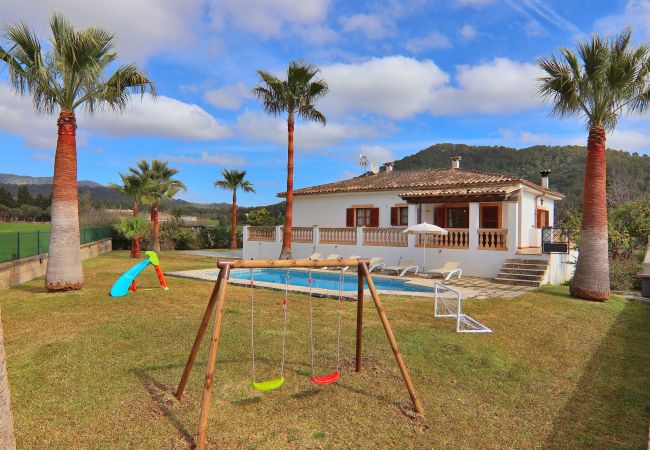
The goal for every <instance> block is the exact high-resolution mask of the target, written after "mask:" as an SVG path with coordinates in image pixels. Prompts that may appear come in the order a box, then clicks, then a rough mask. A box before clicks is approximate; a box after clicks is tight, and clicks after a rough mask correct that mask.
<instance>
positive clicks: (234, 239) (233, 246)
mask: <svg viewBox="0 0 650 450" xmlns="http://www.w3.org/2000/svg"><path fill="white" fill-rule="evenodd" d="M230 248H231V249H233V250H234V249H236V248H237V190H236V189H233V191H232V226H231V230H230Z"/></svg>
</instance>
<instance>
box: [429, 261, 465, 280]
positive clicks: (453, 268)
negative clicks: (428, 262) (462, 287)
mask: <svg viewBox="0 0 650 450" xmlns="http://www.w3.org/2000/svg"><path fill="white" fill-rule="evenodd" d="M459 265H460V263H457V262H447V263H445V265H444V266H442V267H440V268H438V269H430V270H427V271H426V273H430V274H431V275H440V276H442V277H443V278H444V279H445V280H449V279H450V278H451V277H452V276H453V275H457V276H458V278H459V279H460V277H461V275H462V274H463V271H462V269H460V268H459V267H458V266H459Z"/></svg>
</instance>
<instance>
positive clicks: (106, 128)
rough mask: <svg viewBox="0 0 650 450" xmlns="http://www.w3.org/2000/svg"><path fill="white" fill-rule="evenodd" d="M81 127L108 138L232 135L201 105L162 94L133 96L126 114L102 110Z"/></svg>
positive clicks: (221, 136)
mask: <svg viewBox="0 0 650 450" xmlns="http://www.w3.org/2000/svg"><path fill="white" fill-rule="evenodd" d="M84 122H85V121H84ZM84 126H87V127H88V128H90V129H92V130H95V131H99V132H101V133H103V134H106V135H108V136H164V137H169V138H173V139H184V140H213V139H222V138H226V137H230V135H231V133H230V131H229V130H228V128H227V127H226V126H224V125H222V124H221V123H219V122H217V120H216V119H215V118H214V117H212V116H211V115H210V114H209V113H208V112H206V111H205V110H204V109H203V108H201V107H200V106H198V105H195V104H191V103H184V102H181V101H179V100H176V99H173V98H170V97H165V96H162V95H161V96H158V97H157V98H156V99H152V98H151V97H148V96H145V97H144V98H142V99H140V96H138V95H134V96H132V101H131V106H130V107H129V108H128V110H127V111H126V112H124V113H118V112H113V111H102V112H100V113H97V114H96V117H92V118H88V120H87V123H84Z"/></svg>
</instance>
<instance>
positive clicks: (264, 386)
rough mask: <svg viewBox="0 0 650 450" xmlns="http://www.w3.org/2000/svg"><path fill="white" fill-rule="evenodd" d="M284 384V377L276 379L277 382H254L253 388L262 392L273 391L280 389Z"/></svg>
mask: <svg viewBox="0 0 650 450" xmlns="http://www.w3.org/2000/svg"><path fill="white" fill-rule="evenodd" d="M283 384H284V377H280V378H276V379H275V380H269V381H260V382H259V383H256V382H254V381H253V388H254V389H255V390H257V391H260V392H267V391H272V390H274V389H277V388H279V387H280V386H282V385H283Z"/></svg>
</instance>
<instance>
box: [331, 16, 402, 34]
mask: <svg viewBox="0 0 650 450" xmlns="http://www.w3.org/2000/svg"><path fill="white" fill-rule="evenodd" d="M339 20H340V22H341V26H342V28H343V31H345V32H347V33H351V32H355V31H357V32H360V33H362V34H363V35H364V36H365V37H366V38H368V39H373V40H375V39H383V38H385V37H389V36H393V35H394V34H395V31H394V29H393V24H392V23H391V22H389V21H388V20H387V18H385V17H384V16H381V15H379V14H355V15H353V16H343V17H341V18H340V19H339Z"/></svg>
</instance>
